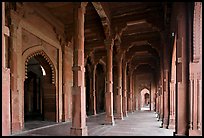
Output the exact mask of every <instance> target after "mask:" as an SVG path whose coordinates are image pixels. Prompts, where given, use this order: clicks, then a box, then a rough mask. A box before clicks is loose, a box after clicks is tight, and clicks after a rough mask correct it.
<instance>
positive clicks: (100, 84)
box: [96, 64, 105, 114]
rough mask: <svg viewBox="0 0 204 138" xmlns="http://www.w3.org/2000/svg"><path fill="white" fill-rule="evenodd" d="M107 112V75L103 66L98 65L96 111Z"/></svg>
mask: <svg viewBox="0 0 204 138" xmlns="http://www.w3.org/2000/svg"><path fill="white" fill-rule="evenodd" d="M102 112H105V75H104V70H103V66H102V65H101V64H97V67H96V113H97V114H98V113H102Z"/></svg>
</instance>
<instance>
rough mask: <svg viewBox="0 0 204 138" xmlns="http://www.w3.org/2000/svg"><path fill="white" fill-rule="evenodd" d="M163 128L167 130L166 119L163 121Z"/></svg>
mask: <svg viewBox="0 0 204 138" xmlns="http://www.w3.org/2000/svg"><path fill="white" fill-rule="evenodd" d="M163 128H168V118H164V119H163Z"/></svg>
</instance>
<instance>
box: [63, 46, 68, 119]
mask: <svg viewBox="0 0 204 138" xmlns="http://www.w3.org/2000/svg"><path fill="white" fill-rule="evenodd" d="M62 47H63V50H62V54H63V55H62V73H63V75H62V79H63V87H62V88H63V93H62V95H63V96H62V97H63V98H62V101H63V104H62V107H63V112H62V121H67V120H68V82H69V81H68V79H69V78H68V76H67V73H68V72H67V71H68V68H67V64H66V59H67V58H68V57H67V56H66V55H67V53H66V51H67V47H66V45H63V46H62Z"/></svg>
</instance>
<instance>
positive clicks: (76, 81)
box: [70, 2, 88, 136]
mask: <svg viewBox="0 0 204 138" xmlns="http://www.w3.org/2000/svg"><path fill="white" fill-rule="evenodd" d="M86 4H87V3H86ZM86 4H85V3H83V2H82V3H74V42H73V49H74V53H73V55H74V60H73V61H74V63H73V67H72V70H73V87H72V99H73V100H72V103H73V104H72V105H73V107H72V127H71V130H70V134H71V135H77V136H84V135H87V134H88V132H87V126H86V106H85V105H86V102H85V101H86V99H85V94H86V93H85V86H84V80H85V79H84V77H85V76H84V74H85V68H84V14H85V7H86Z"/></svg>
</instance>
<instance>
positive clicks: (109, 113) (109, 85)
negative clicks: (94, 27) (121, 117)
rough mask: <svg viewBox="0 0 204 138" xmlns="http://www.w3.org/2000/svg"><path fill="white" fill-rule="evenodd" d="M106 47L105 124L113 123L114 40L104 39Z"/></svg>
mask: <svg viewBox="0 0 204 138" xmlns="http://www.w3.org/2000/svg"><path fill="white" fill-rule="evenodd" d="M104 43H105V46H106V49H107V59H106V62H107V63H106V93H105V98H106V99H105V101H106V103H105V106H106V118H105V124H110V125H114V124H115V121H114V117H113V76H112V74H113V71H112V68H113V44H114V40H113V39H109V40H105V41H104Z"/></svg>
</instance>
